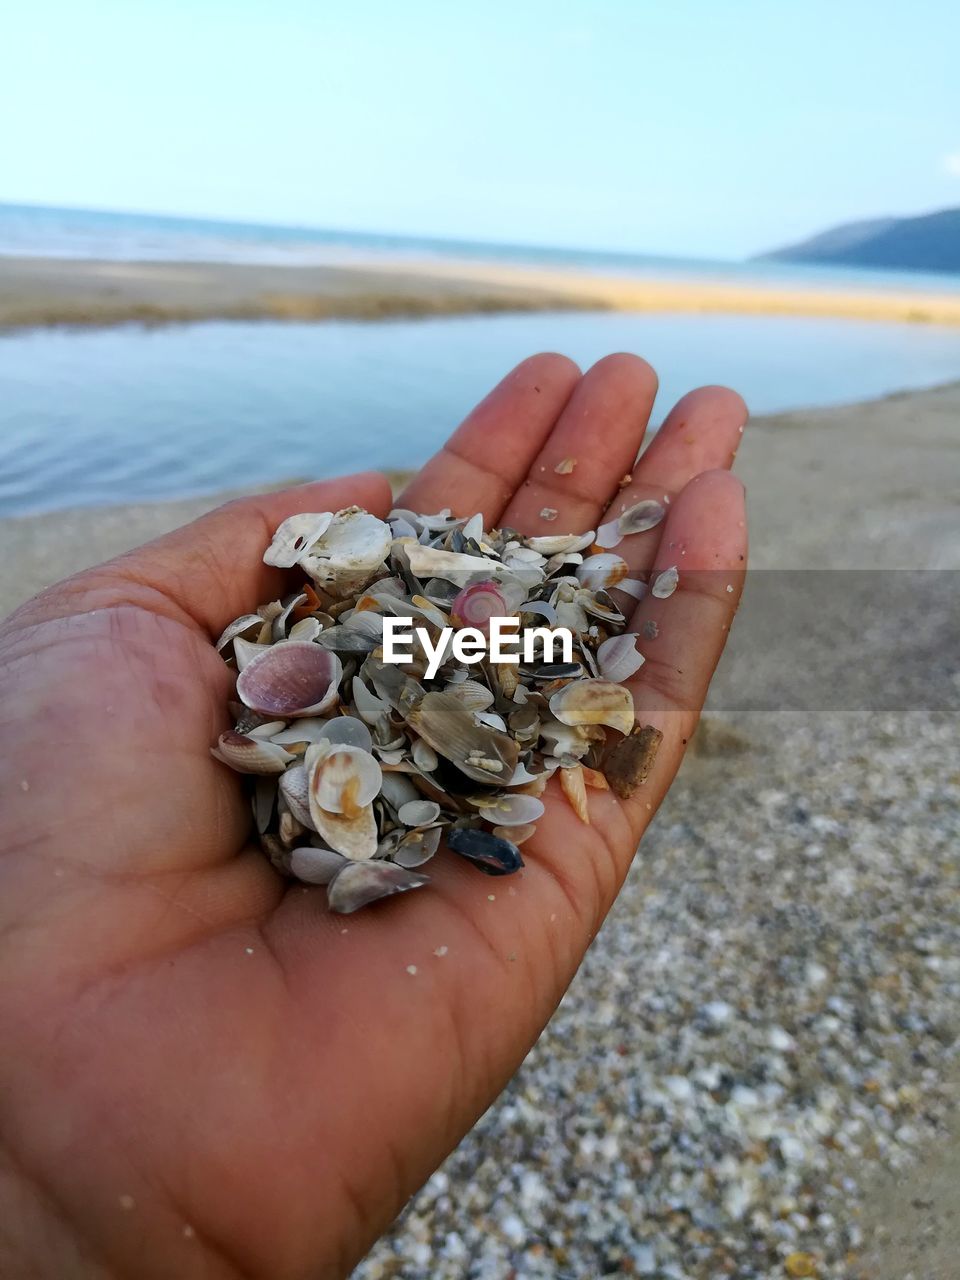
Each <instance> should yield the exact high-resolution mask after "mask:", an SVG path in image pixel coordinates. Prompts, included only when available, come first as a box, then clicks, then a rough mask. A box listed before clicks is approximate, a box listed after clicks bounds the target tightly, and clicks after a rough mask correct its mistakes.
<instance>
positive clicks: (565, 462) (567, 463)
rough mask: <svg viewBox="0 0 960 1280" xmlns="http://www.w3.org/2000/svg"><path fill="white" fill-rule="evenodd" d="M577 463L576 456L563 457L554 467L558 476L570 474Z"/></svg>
mask: <svg viewBox="0 0 960 1280" xmlns="http://www.w3.org/2000/svg"><path fill="white" fill-rule="evenodd" d="M576 465H577V460H576V458H561V459H560V461H559V462H558V463H557V465H556V466H555V467H554V468H553V469H554V471H555V472H556V474H557V475H558V476H568V475H569V474H570V472H571V471H572V470H573V469H574V467H575V466H576Z"/></svg>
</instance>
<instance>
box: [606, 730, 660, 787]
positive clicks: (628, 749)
mask: <svg viewBox="0 0 960 1280" xmlns="http://www.w3.org/2000/svg"><path fill="white" fill-rule="evenodd" d="M662 741H663V734H662V733H661V732H660V730H659V729H655V728H654V727H653V725H652V724H645V725H634V726H633V729H632V731H631V732H630V734H629V735H628V736H627V737H626V738H624V739H623V741H622V742H618V743H617V745H616V746H615V747H614V748H613V750H612V751H611V752H610V754H609V755H608V756H607V759H606V762H605V763H604V767H603V772H604V773H605V774H606V777H607V781H608V782H609V783H610V786H611V787H612V788H613V790H614V791H615V792H616V793H617V795H618V796H619V797H620V799H621V800H629V799H630V797H631V796H632V795H633V793H634V791H636V789H637V787H639V786H640V784H641V783H643V782H645V781H646V779H647V775H648V774H649V772H650V770H651V768H652V767H653V762H654V760H655V759H656V756H657V751H658V750H659V747H660V743H661V742H662Z"/></svg>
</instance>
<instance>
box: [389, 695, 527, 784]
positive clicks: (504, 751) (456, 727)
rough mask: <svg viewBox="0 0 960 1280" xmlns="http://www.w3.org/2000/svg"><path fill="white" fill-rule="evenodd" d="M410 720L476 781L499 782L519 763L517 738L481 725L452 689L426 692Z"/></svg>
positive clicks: (508, 775)
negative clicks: (514, 738)
mask: <svg viewBox="0 0 960 1280" xmlns="http://www.w3.org/2000/svg"><path fill="white" fill-rule="evenodd" d="M407 720H408V723H409V724H410V727H411V728H412V729H413V730H414V731H415V732H416V733H418V734H419V735H420V737H421V738H424V739H426V741H427V742H428V743H429V744H430V746H431V747H433V749H434V751H438V752H439V753H440V755H442V756H443V757H444V759H446V760H450V761H451V762H452V763H453V764H455V765H456V766H457V768H458V769H460V770H461V772H463V773H465V774H466V775H467V777H468V778H472V779H473V780H474V781H475V782H486V783H496V782H499V781H500V780H501V778H504V777H507V778H508V777H510V776H511V775H512V774H513V771H514V769H515V768H516V767H517V759H518V756H519V751H518V748H517V744H516V743H515V742H514V741H513V739H512V738H511V737H509V736H508V735H507V734H505V733H499V732H497V730H496V729H488V728H486V727H485V726H482V725H478V724H477V723H476V722H475V720H474V718H473V716H472V715H471V713H470V712H469V711H468V710H467V708H466V707H465V706H463V704H462V703H461V702H458V700H457V699H456V698H455V697H454V696H453V695H452V694H450V693H428V694H425V695H424V697H423V699H422V701H421V702H420V703H419V705H418V706H416V707H414V708H413V709H412V710H411V711H410V713H409V715H408V717H407Z"/></svg>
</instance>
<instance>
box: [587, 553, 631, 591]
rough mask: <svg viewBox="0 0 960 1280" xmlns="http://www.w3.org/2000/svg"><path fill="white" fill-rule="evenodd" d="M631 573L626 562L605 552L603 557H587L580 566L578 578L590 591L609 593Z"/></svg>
mask: <svg viewBox="0 0 960 1280" xmlns="http://www.w3.org/2000/svg"><path fill="white" fill-rule="evenodd" d="M629 572H630V567H629V565H628V564H627V562H626V560H624V559H622V558H621V557H620V556H615V555H613V554H612V553H611V552H604V553H603V554H601V555H596V556H587V558H586V560H584V562H583V564H578V565H577V568H576V578H577V581H578V582H581V583H583V585H584V586H585V587H586V588H587V589H588V590H589V591H607V590H609V588H610V587H615V586H616V585H617V583H618V582H622V581H623V579H624V578H625V577H626V576H627V574H628V573H629Z"/></svg>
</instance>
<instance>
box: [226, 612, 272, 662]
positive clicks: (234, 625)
mask: <svg viewBox="0 0 960 1280" xmlns="http://www.w3.org/2000/svg"><path fill="white" fill-rule="evenodd" d="M262 626H263V619H262V618H261V617H260V615H259V613H245V614H243V615H242V617H239V618H234V620H233V622H231V623H230V625H229V626H228V627H226V628H225V629H224V631H223V634H222V635H221V636H220V639H219V640H218V641H217V652H218V653H219V652H221V651H222V650H223V649H225V648H226V647H227V645H228V644H229V643H230V641H231V640H234V639H236V637H237V636H242V635H243V633H244V632H245V631H249V630H250V628H251V627H256V628H257V629H258V630H259V628H260V627H262Z"/></svg>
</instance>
